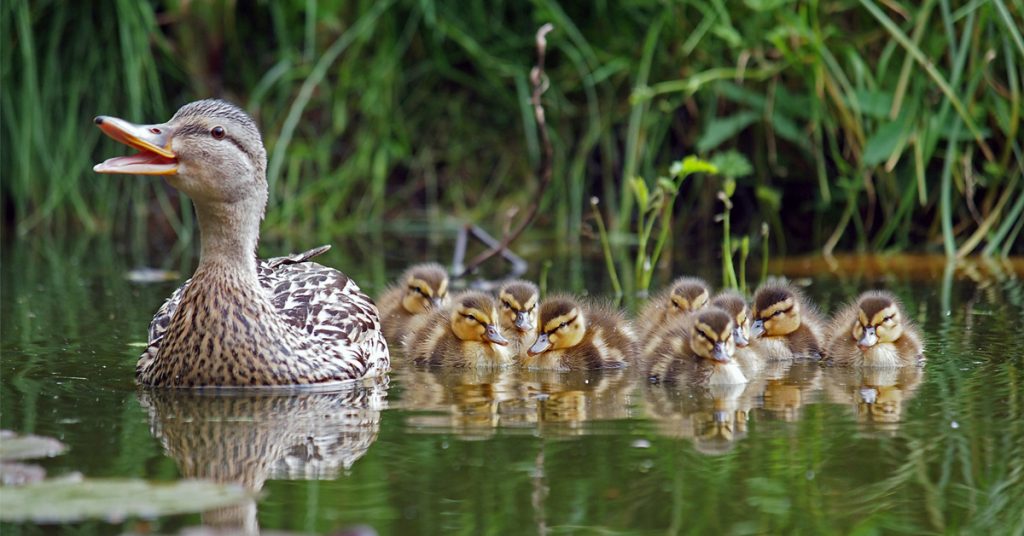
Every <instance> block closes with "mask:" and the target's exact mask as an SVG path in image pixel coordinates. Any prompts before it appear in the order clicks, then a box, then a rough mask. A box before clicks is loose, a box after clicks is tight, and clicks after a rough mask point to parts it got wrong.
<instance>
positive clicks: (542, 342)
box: [526, 333, 551, 356]
mask: <svg viewBox="0 0 1024 536" xmlns="http://www.w3.org/2000/svg"><path fill="white" fill-rule="evenodd" d="M550 348H551V340H550V339H548V334H547V333H541V334H540V335H538V336H537V340H536V341H535V342H534V343H533V346H531V347H530V349H529V350H527V351H526V353H527V354H529V355H530V356H535V355H537V354H543V353H544V352H547V351H548V349H550Z"/></svg>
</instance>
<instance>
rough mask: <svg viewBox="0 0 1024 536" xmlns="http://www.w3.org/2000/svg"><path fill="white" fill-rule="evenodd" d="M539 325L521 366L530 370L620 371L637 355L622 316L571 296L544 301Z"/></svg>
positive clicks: (627, 325)
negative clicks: (618, 369) (619, 369)
mask: <svg viewBox="0 0 1024 536" xmlns="http://www.w3.org/2000/svg"><path fill="white" fill-rule="evenodd" d="M539 324H540V332H539V333H538V335H537V340H536V341H534V343H533V345H532V346H530V348H529V349H528V350H527V351H526V358H525V359H523V362H522V364H523V365H524V366H525V367H526V368H528V369H531V370H583V369H601V368H623V367H626V366H627V365H628V364H629V362H630V360H632V359H633V358H634V356H636V354H637V351H638V348H637V343H636V339H635V338H634V335H633V330H632V326H630V324H629V321H628V320H626V319H625V317H623V316H622V313H620V312H619V311H617V310H614V309H611V308H608V307H605V306H602V305H598V304H595V303H591V302H582V301H580V300H579V299H577V298H575V297H572V296H567V295H562V296H555V297H552V298H548V299H547V300H544V302H543V303H542V304H541V306H540V322H539Z"/></svg>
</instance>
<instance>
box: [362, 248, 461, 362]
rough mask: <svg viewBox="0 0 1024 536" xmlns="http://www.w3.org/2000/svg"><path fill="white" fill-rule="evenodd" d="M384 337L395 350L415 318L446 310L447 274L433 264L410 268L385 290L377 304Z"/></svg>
mask: <svg viewBox="0 0 1024 536" xmlns="http://www.w3.org/2000/svg"><path fill="white" fill-rule="evenodd" d="M377 303H378V304H379V308H380V319H381V324H382V326H383V328H384V329H383V331H384V337H385V338H386V339H387V340H388V342H390V343H391V344H392V345H394V346H399V345H401V344H402V338H401V337H402V336H403V335H404V334H406V333H409V332H411V331H413V326H412V325H411V322H412V320H413V318H414V317H416V316H417V315H423V314H425V313H428V312H430V311H432V310H435V309H441V308H444V307H447V306H448V304H449V303H450V300H449V297H448V272H446V271H445V269H444V267H443V266H441V265H440V264H436V263H423V264H417V265H414V266H411V267H409V269H407V270H406V271H405V272H404V273H402V275H401V277H399V278H398V281H397V283H395V284H394V285H391V286H390V287H388V288H387V289H386V290H385V291H384V293H383V294H381V296H380V298H379V299H378V300H377Z"/></svg>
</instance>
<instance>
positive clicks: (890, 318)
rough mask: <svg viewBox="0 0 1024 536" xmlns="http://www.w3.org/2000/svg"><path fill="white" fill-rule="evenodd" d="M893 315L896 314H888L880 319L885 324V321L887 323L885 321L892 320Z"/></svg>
mask: <svg viewBox="0 0 1024 536" xmlns="http://www.w3.org/2000/svg"><path fill="white" fill-rule="evenodd" d="M895 316H896V315H889V316H887V317H885V318H883V319H882V323H883V324H885V323H887V322H892V321H893V319H894V318H895Z"/></svg>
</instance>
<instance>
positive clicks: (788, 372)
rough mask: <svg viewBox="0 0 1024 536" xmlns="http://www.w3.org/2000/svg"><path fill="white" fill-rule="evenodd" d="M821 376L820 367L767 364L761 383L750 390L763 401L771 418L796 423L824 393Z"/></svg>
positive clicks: (756, 383) (799, 363) (783, 363)
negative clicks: (805, 408)
mask: <svg viewBox="0 0 1024 536" xmlns="http://www.w3.org/2000/svg"><path fill="white" fill-rule="evenodd" d="M821 374H822V372H821V367H820V366H819V365H818V364H817V363H810V362H802V361H796V362H771V361H770V362H768V363H766V364H765V369H764V370H763V371H762V379H761V380H760V381H757V382H755V383H754V384H752V385H751V387H752V388H753V389H754V392H755V393H757V394H758V395H759V396H760V398H761V399H762V401H763V404H762V408H763V411H764V413H765V414H766V416H767V417H768V418H771V419H776V420H782V421H786V422H796V421H798V420H800V417H801V415H802V413H803V408H804V407H805V406H806V405H808V404H810V403H812V402H814V398H815V396H813V395H814V394H815V393H817V392H818V391H820V390H821V384H822V380H821Z"/></svg>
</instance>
